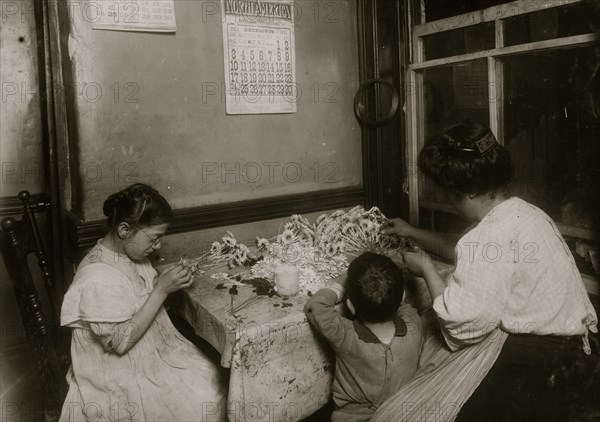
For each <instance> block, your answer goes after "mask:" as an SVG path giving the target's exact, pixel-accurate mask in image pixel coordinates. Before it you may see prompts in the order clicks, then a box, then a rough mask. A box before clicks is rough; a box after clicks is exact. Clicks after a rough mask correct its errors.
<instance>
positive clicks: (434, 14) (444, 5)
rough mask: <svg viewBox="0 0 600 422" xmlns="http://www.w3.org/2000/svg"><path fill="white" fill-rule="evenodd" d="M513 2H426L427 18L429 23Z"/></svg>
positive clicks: (452, 0) (447, 0)
mask: <svg viewBox="0 0 600 422" xmlns="http://www.w3.org/2000/svg"><path fill="white" fill-rule="evenodd" d="M511 1H512V0H425V16H426V20H427V22H431V21H435V20H438V19H444V18H449V17H450V16H456V15H462V14H463V13H469V12H474V11H475V10H479V9H485V8H487V7H492V6H498V5H499V4H504V3H510V2H511Z"/></svg>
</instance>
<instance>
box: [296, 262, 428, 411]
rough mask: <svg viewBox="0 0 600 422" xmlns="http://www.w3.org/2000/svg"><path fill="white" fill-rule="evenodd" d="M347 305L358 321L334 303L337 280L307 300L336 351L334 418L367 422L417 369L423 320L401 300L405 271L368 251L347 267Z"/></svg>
mask: <svg viewBox="0 0 600 422" xmlns="http://www.w3.org/2000/svg"><path fill="white" fill-rule="evenodd" d="M346 285H347V290H348V292H347V293H348V294H347V296H348V297H347V299H346V305H347V306H348V309H349V310H350V312H351V313H352V314H354V315H355V318H354V320H353V321H352V320H349V319H346V318H344V317H342V316H341V315H340V314H339V313H338V312H337V311H336V309H335V304H336V303H337V302H340V301H341V300H342V298H343V297H344V290H345V289H344V286H343V285H342V284H338V283H334V284H332V285H331V286H328V287H326V288H323V289H321V290H319V291H318V292H317V293H316V294H315V295H313V297H312V298H311V299H310V300H309V301H308V302H307V304H306V305H305V307H304V312H305V313H306V316H307V318H308V321H309V322H310V323H311V325H312V326H313V327H315V329H316V330H317V331H318V332H319V333H320V334H321V335H322V336H323V337H324V338H325V339H326V340H327V342H328V343H329V344H330V345H331V347H332V348H333V350H334V351H335V355H336V368H335V377H334V381H333V401H334V403H335V410H334V412H333V415H332V421H341V420H344V421H345V422H349V421H367V420H369V418H370V417H371V416H372V414H373V413H374V412H375V410H376V409H377V408H378V407H379V405H380V404H381V403H383V401H384V400H385V399H386V398H388V397H389V396H390V395H391V394H393V393H394V392H395V391H397V390H398V389H399V388H400V387H401V386H402V385H404V384H405V383H407V382H408V381H409V380H411V379H412V378H413V376H414V374H415V372H416V370H417V364H418V362H419V355H420V351H421V343H422V338H423V335H422V325H421V320H420V318H419V315H418V313H417V311H416V310H415V309H414V308H413V307H411V306H410V305H408V304H401V302H402V298H403V295H404V284H403V277H402V272H401V270H400V269H399V268H398V267H397V266H396V264H394V262H393V261H392V260H391V259H390V258H388V257H386V256H383V255H379V254H376V253H372V252H366V253H364V254H362V255H361V256H359V257H358V258H356V259H355V260H354V261H352V263H351V264H350V266H349V268H348V273H347V278H346Z"/></svg>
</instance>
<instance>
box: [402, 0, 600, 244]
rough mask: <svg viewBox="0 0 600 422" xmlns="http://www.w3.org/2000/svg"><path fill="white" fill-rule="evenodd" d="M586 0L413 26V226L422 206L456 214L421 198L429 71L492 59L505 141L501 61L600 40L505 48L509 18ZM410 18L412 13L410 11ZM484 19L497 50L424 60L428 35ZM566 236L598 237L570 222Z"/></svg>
mask: <svg viewBox="0 0 600 422" xmlns="http://www.w3.org/2000/svg"><path fill="white" fill-rule="evenodd" d="M583 2H585V0H554V1H549V2H532V1H527V0H517V1H513V2H510V3H505V4H502V5H499V6H493V7H489V8H487V9H482V10H477V11H474V12H470V13H465V14H461V15H456V16H452V17H449V18H445V19H440V20H437V21H432V22H426V23H422V24H418V25H412V24H410V31H409V33H410V37H411V39H410V43H409V45H410V48H411V51H410V58H411V59H410V64H409V65H408V66H407V68H406V81H407V87H406V88H407V96H406V98H407V101H406V115H407V119H406V120H407V124H406V139H407V140H408V142H407V145H408V147H407V151H406V163H407V169H409V171H408V174H407V178H408V180H407V182H408V194H409V217H410V222H411V224H413V225H418V224H419V209H420V207H421V206H423V208H426V209H431V210H433V211H444V212H450V213H455V211H453V210H452V209H451V207H449V206H447V205H445V204H439V203H435V202H431V201H427V200H422V199H420V198H419V193H420V186H422V185H423V177H422V175H420V174H419V172H418V169H417V157H418V153H419V150H420V149H421V147H422V146H423V144H424V142H425V140H424V135H423V134H424V118H425V116H424V109H423V108H424V97H423V72H424V71H425V70H427V69H434V68H440V67H444V66H448V65H452V64H456V63H464V62H470V61H473V60H477V59H487V67H488V82H487V83H488V87H489V123H490V129H491V130H492V132H493V133H494V135H496V138H497V139H498V142H499V143H500V144H504V106H503V98H502V95H503V91H504V90H503V87H504V69H503V61H502V59H504V58H507V57H512V56H516V55H521V54H527V53H535V52H540V51H547V50H558V49H562V48H573V47H584V46H588V45H592V44H594V43H595V42H597V41H598V38H599V37H598V36H597V35H596V34H594V33H588V34H583V35H575V36H568V37H561V38H554V39H549V40H544V41H535V42H530V43H526V44H517V45H513V46H510V47H505V46H504V20H505V19H508V18H510V17H515V16H520V15H525V14H529V13H532V12H538V11H543V10H548V9H552V8H560V7H565V6H569V5H572V4H576V3H583ZM409 7H412V8H414V10H416V11H417V12H418V15H419V14H420V17H421V22H424V21H425V9H424V7H423V4H422V2H421V1H420V0H413V1H411V2H409ZM409 16H411V14H410V13H409ZM484 22H494V23H495V34H494V37H495V48H493V49H490V50H484V51H478V52H474V53H467V54H461V55H455V56H449V57H444V58H440V59H433V60H425V57H424V42H423V37H425V36H427V35H432V34H437V33H441V32H445V31H450V30H454V29H460V28H466V27H468V26H472V25H477V24H480V23H484ZM556 224H557V227H558V228H559V230H560V231H561V233H562V234H563V235H566V236H572V237H578V238H583V239H594V238H595V236H594V231H593V230H590V229H585V228H581V227H575V226H568V225H566V224H562V223H559V222H558V223H556Z"/></svg>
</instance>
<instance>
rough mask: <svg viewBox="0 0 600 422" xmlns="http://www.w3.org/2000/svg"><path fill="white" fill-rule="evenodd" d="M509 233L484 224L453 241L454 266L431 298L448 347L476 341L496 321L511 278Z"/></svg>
mask: <svg viewBox="0 0 600 422" xmlns="http://www.w3.org/2000/svg"><path fill="white" fill-rule="evenodd" d="M510 237H511V236H510V234H509V233H507V230H505V229H502V228H500V227H494V225H489V224H488V225H483V227H477V228H475V229H473V230H472V231H471V232H469V233H467V235H465V236H463V238H462V239H461V240H459V242H458V243H457V245H456V267H455V270H454V272H452V273H450V275H449V276H448V278H447V280H446V282H447V287H446V289H445V290H444V292H443V293H442V294H441V295H439V296H438V297H437V298H436V299H435V300H434V302H433V309H434V310H435V312H436V314H437V316H438V320H439V321H440V325H441V327H442V333H443V335H444V338H445V340H446V343H447V344H448V346H449V347H450V349H452V350H457V349H459V348H461V347H463V346H467V345H469V344H474V343H478V342H480V341H481V340H483V338H484V337H485V336H486V335H487V334H489V333H490V332H491V331H493V330H494V329H495V328H496V327H498V325H499V324H500V320H501V317H502V314H503V312H504V309H505V307H506V305H507V302H508V299H509V295H510V290H511V285H512V283H513V281H514V279H515V274H514V273H515V265H514V263H513V262H512V257H511V250H510Z"/></svg>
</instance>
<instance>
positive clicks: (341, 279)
mask: <svg viewBox="0 0 600 422" xmlns="http://www.w3.org/2000/svg"><path fill="white" fill-rule="evenodd" d="M346 280H347V278H346V274H342V275H340V276H338V277H336V278H334V279H332V280H331V281H332V282H333V283H337V284H339V285H340V286H342V287H343V288H344V289H345V288H346Z"/></svg>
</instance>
